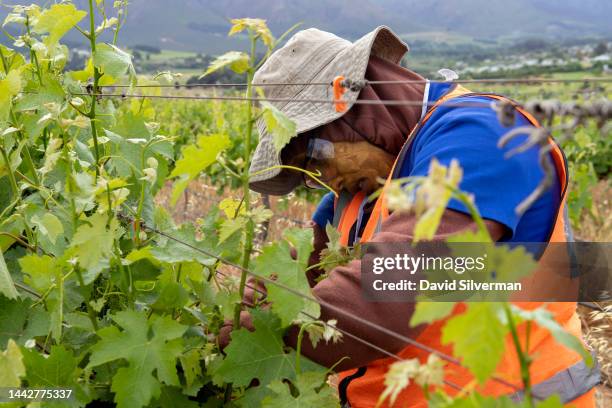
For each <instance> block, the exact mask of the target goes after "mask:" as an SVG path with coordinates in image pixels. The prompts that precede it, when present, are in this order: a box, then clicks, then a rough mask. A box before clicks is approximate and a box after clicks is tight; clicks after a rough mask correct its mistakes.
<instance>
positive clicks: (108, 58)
mask: <svg viewBox="0 0 612 408" xmlns="http://www.w3.org/2000/svg"><path fill="white" fill-rule="evenodd" d="M93 63H94V65H95V66H96V67H98V68H100V70H101V71H102V73H103V74H104V75H110V76H111V77H113V78H121V77H123V76H124V75H128V77H129V78H130V81H131V82H135V81H136V70H135V69H134V64H133V63H132V56H131V55H130V54H128V53H127V52H125V51H123V50H121V49H120V48H118V47H116V46H114V45H112V44H106V43H102V44H98V45H97V46H96V52H95V53H94V59H93Z"/></svg>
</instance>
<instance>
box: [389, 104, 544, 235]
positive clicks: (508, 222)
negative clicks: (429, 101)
mask: <svg viewBox="0 0 612 408" xmlns="http://www.w3.org/2000/svg"><path fill="white" fill-rule="evenodd" d="M476 100H478V101H479V102H480V101H482V102H484V103H490V99H488V98H485V97H483V98H475V97H470V98H458V99H456V101H457V103H461V102H462V101H463V102H470V103H472V102H474V101H476ZM526 125H529V122H528V121H527V120H526V119H525V118H524V117H523V116H522V115H520V114H517V116H516V123H515V125H514V126H526ZM509 130H511V128H505V127H503V126H502V125H501V124H500V123H499V121H498V119H497V116H496V114H495V112H494V111H493V110H492V109H488V108H481V107H461V108H455V109H452V108H448V107H440V108H438V109H437V110H436V112H434V114H433V115H432V117H431V118H430V119H429V121H428V122H427V123H426V124H425V126H424V127H423V128H422V129H421V130H420V131H419V132H418V135H417V137H416V139H415V140H414V141H413V144H412V146H411V149H410V152H409V153H408V154H407V155H406V157H405V159H404V162H403V164H402V168H401V170H400V177H406V176H425V175H427V174H428V171H429V165H430V162H431V160H432V159H433V158H436V159H437V160H438V161H439V162H440V163H441V164H444V165H445V166H448V165H449V164H450V162H451V160H452V159H457V160H458V161H459V164H460V166H461V167H462V169H463V179H462V181H461V184H460V186H459V187H460V189H461V190H462V191H466V192H468V193H471V194H473V195H474V196H475V200H476V205H477V207H478V209H479V211H480V213H481V215H482V216H483V217H484V218H487V219H490V220H494V221H497V222H499V223H501V224H503V225H505V226H506V227H507V228H508V229H509V230H510V231H511V232H512V235H514V233H515V232H516V229H517V225H518V223H519V217H518V216H517V214H516V213H515V208H516V206H517V205H518V204H519V203H520V202H521V201H522V200H523V199H525V198H526V197H527V196H528V195H529V194H530V193H531V192H532V191H533V190H534V189H535V188H536V186H537V185H538V184H539V183H540V181H541V179H542V177H543V176H544V173H543V171H542V169H541V168H540V165H539V159H538V154H539V151H538V148H537V147H533V148H531V149H529V150H527V151H526V152H524V153H519V154H516V155H514V156H512V157H510V158H505V157H504V154H505V153H506V152H508V151H509V150H511V149H512V148H514V147H516V146H517V145H519V144H522V143H523V142H524V141H525V139H526V138H527V135H525V134H523V135H520V136H519V137H517V138H515V139H513V140H512V141H511V142H510V143H509V144H508V145H507V146H506V147H504V148H503V149H500V148H498V147H497V142H498V140H499V139H500V138H501V137H502V136H503V135H504V134H506V132H508V131H509ZM448 208H451V209H453V210H456V211H461V212H464V213H468V210H467V208H465V206H464V205H463V204H461V203H460V202H459V201H457V200H455V199H453V200H451V201H450V203H449V205H448Z"/></svg>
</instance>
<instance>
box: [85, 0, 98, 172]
mask: <svg viewBox="0 0 612 408" xmlns="http://www.w3.org/2000/svg"><path fill="white" fill-rule="evenodd" d="M89 27H90V29H89V43H90V47H91V59H92V66H93V71H94V72H93V74H94V78H93V80H94V82H93V89H92V92H91V93H92V95H91V108H90V110H89V113H88V114H87V116H88V117H89V124H90V126H91V136H92V137H93V142H94V154H95V157H96V178H95V181H98V177H99V176H100V169H99V165H100V152H99V149H98V130H97V129H96V93H97V91H98V84H99V81H100V71H99V70H98V68H97V67H96V64H95V63H94V61H93V60H94V55H95V53H96V23H95V19H94V7H93V0H89Z"/></svg>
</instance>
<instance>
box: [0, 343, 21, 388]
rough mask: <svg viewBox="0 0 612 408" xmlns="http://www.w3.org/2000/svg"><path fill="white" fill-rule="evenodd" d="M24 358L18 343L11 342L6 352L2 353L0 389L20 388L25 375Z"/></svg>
mask: <svg viewBox="0 0 612 408" xmlns="http://www.w3.org/2000/svg"><path fill="white" fill-rule="evenodd" d="M22 360H23V356H22V354H21V350H20V349H19V346H17V343H15V342H14V341H13V340H12V339H11V340H9V342H8V344H7V347H6V350H4V351H3V352H2V353H0V387H19V386H20V385H21V377H23V376H24V375H25V366H24V365H23V361H22Z"/></svg>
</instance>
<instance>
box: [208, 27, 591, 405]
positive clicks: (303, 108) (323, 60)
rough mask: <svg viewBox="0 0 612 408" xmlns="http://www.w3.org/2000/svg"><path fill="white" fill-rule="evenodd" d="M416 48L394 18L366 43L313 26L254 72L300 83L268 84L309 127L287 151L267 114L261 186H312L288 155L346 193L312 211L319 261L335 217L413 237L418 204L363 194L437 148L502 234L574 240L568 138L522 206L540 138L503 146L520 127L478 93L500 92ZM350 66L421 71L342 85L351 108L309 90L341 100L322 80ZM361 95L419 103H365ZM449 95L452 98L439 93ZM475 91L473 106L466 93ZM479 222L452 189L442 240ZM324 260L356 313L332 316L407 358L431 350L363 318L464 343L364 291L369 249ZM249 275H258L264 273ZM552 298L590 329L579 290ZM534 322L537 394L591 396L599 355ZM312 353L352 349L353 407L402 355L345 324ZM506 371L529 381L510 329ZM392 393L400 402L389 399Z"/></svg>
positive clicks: (367, 236) (414, 167)
mask: <svg viewBox="0 0 612 408" xmlns="http://www.w3.org/2000/svg"><path fill="white" fill-rule="evenodd" d="M406 51H407V46H406V45H405V44H404V43H403V42H402V41H401V40H400V39H399V38H398V37H397V36H396V35H395V34H394V33H392V32H391V31H390V30H389V29H388V28H386V27H379V28H377V29H376V30H374V31H373V32H371V33H369V34H367V35H365V36H364V37H362V38H360V39H359V40H357V41H356V42H354V43H351V42H349V41H347V40H345V39H342V38H339V37H337V36H335V35H334V34H331V33H328V32H324V31H320V30H317V29H314V28H311V29H307V30H303V31H300V32H298V33H296V34H295V35H294V36H293V37H292V38H291V39H290V40H289V41H288V42H287V43H286V44H285V45H284V46H283V47H282V48H280V49H278V50H277V51H276V52H274V53H273V54H272V56H271V57H270V59H269V60H268V61H266V63H265V64H264V65H262V67H261V68H260V69H259V70H258V71H257V73H256V75H255V78H254V82H255V83H258V84H262V85H265V84H266V83H270V84H277V83H295V84H296V85H293V86H291V85H289V86H267V87H265V94H266V97H268V98H272V99H274V98H279V99H296V100H297V101H295V102H273V103H274V104H275V105H276V106H277V107H278V108H279V109H280V110H281V111H283V112H284V113H285V114H286V115H288V116H289V117H290V118H291V119H292V120H293V121H294V122H295V123H296V124H297V131H298V135H297V136H296V137H294V138H293V139H292V140H291V142H290V143H289V144H288V145H287V146H285V147H284V148H283V149H282V151H281V152H280V153H278V152H277V151H276V149H275V147H274V143H273V137H272V135H271V134H269V133H268V132H267V131H266V128H265V125H264V124H263V122H262V121H261V120H260V121H259V122H258V129H259V134H260V139H259V144H258V146H257V149H256V151H255V153H254V158H253V161H252V165H251V169H250V171H251V173H252V174H253V175H254V176H253V177H252V178H251V188H252V189H253V190H255V191H257V192H260V193H264V194H272V195H284V194H288V193H290V192H291V191H292V190H293V189H295V188H296V187H297V186H298V185H300V184H301V183H303V182H306V183H307V184H309V185H311V186H314V185H313V182H312V180H308V178H304V175H303V173H300V172H297V171H293V170H289V169H281V168H279V167H275V168H272V169H269V168H270V167H273V166H278V165H281V164H284V165H292V166H298V167H302V166H305V167H306V168H307V169H309V170H313V171H314V170H320V171H321V173H322V176H321V178H322V179H323V180H324V181H325V182H326V183H327V184H328V185H330V186H331V187H332V188H333V189H334V190H335V191H336V192H338V193H339V195H340V198H339V199H335V197H334V195H333V194H331V193H329V194H327V195H325V196H324V197H323V199H322V200H321V202H320V204H319V206H318V208H317V210H316V212H315V214H314V216H313V222H312V225H311V226H312V228H313V229H314V239H315V242H314V247H315V250H314V252H313V253H312V254H311V259H310V262H311V264H315V263H317V262H318V260H319V251H320V250H321V249H322V248H324V247H325V243H326V241H327V235H326V232H325V226H326V225H327V224H328V223H332V224H333V225H334V226H335V227H336V228H338V229H339V231H340V233H341V234H342V242H343V243H344V244H345V245H352V244H354V243H356V242H366V241H370V242H411V241H412V237H413V231H414V226H415V223H416V221H417V219H416V217H415V215H414V214H413V213H406V212H391V213H390V214H389V211H388V209H387V208H386V204H385V203H384V201H382V200H378V201H374V202H372V203H371V204H368V205H365V203H364V202H363V199H364V197H365V195H366V194H369V193H372V192H373V191H375V189H377V188H378V186H379V184H378V182H377V178H379V177H381V178H387V177H389V176H390V177H392V178H400V177H406V176H426V175H427V173H428V169H429V167H430V163H431V161H432V160H433V159H434V158H435V159H437V160H438V161H439V162H440V163H441V164H443V165H446V166H448V165H449V164H450V162H451V160H453V159H456V160H458V161H459V163H460V165H461V167H462V168H463V171H464V175H463V179H462V181H461V184H460V189H461V190H463V191H467V192H470V193H472V194H473V195H474V197H475V203H476V205H477V207H478V209H479V210H480V212H481V214H482V216H483V218H484V219H485V223H486V227H487V228H488V230H489V233H490V235H491V237H492V238H493V239H494V240H495V241H506V242H565V241H570V240H571V236H570V235H569V234H570V230H569V226H568V225H567V224H566V221H565V220H566V218H565V217H564V213H565V211H564V210H565V194H566V187H567V179H566V175H567V166H566V163H565V161H564V160H565V159H564V157H563V155H562V153H561V151H560V150H559V148H558V147H556V145H554V148H553V149H552V151H551V157H552V159H553V162H554V163H555V169H554V170H555V173H556V174H555V177H554V179H555V180H554V183H553V186H552V188H550V189H548V190H547V191H546V192H545V193H544V194H542V195H541V196H540V197H539V198H538V199H537V200H536V201H535V202H534V203H533V205H531V206H530V207H529V209H528V210H527V211H526V212H524V213H523V214H522V215H520V216H519V215H517V213H516V212H515V208H516V207H517V205H518V204H519V203H520V202H521V201H522V200H524V199H525V197H527V196H528V195H529V194H530V193H531V192H532V191H533V190H534V189H535V188H536V187H537V185H538V183H539V182H540V181H541V179H542V177H544V173H543V171H542V169H541V168H540V166H539V163H538V152H539V150H538V149H537V148H536V147H533V148H530V149H529V150H527V151H526V152H524V153H522V154H517V155H514V156H512V157H511V158H506V157H504V154H505V153H506V152H507V151H508V150H509V149H511V148H513V147H516V146H517V145H519V144H521V143H522V142H524V141H525V138H526V135H523V136H524V137H522V138H519V140H516V141H514V142H513V143H512V144H511V145H510V146H508V147H506V148H503V149H500V148H499V147H498V146H497V143H498V141H499V139H500V138H501V137H502V135H504V134H505V133H506V132H508V131H509V128H507V127H504V126H503V125H501V124H500V122H499V120H498V118H497V116H496V112H495V111H494V110H493V109H491V108H489V107H486V108H483V107H482V106H474V105H478V103H479V102H480V104H481V105H482V104H490V103H491V102H492V101H496V100H497V99H496V98H497V97H495V96H491V95H481V94H473V93H469V91H467V90H466V89H465V88H463V87H461V86H458V85H457V84H453V83H452V82H429V81H425V80H424V78H423V77H421V76H420V75H418V74H416V73H415V72H413V71H410V70H408V69H405V68H403V67H401V66H400V65H399V61H400V60H401V58H402V57H403V55H404V54H405V53H406ZM338 75H343V76H344V77H345V78H349V79H351V80H353V81H359V80H363V79H367V80H369V81H407V80H408V81H410V80H413V81H412V82H404V83H394V84H388V83H387V84H380V83H378V84H376V83H373V84H366V85H365V86H364V87H363V88H362V89H360V90H355V91H347V92H346V93H345V94H344V96H343V99H344V100H345V101H346V103H347V110H346V111H340V112H338V111H337V110H336V109H335V106H334V105H333V104H317V103H309V102H307V101H302V100H313V99H314V100H321V99H328V100H329V99H330V95H331V91H330V89H329V86H321V84H329V83H331V82H332V81H333V80H334V78H336V77H337V76H338ZM304 84H309V85H304ZM357 99H359V100H369V101H380V100H402V101H411V102H413V103H408V104H395V105H389V104H387V105H385V104H354V102H355V100H357ZM442 101H448V103H447V104H446V105H441V106H436V105H435V103H437V102H442ZM451 102H453V103H454V102H457V103H458V104H461V103H463V106H461V107H450V106H449V104H450V103H451ZM465 102H469V103H472V106H466V103H465ZM474 103H475V104H474ZM432 104H433V105H434V106H432ZM531 125H533V126H536V125H537V123H536V121H535V119H533V118H532V117H531V116H530V115H529V114H527V113H526V112H524V111H522V110H520V109H519V111H518V112H517V113H516V115H515V124H514V125H513V126H531ZM550 143H553V142H552V140H551V141H550ZM394 163H395V166H394ZM266 169H268V170H267V171H266ZM314 184H316V183H314ZM362 203H364V205H361V204H362ZM339 220H340V222H339ZM473 227H474V223H473V221H472V218H471V217H470V216H469V215H468V213H467V209H466V208H465V207H464V206H463V205H462V204H461V203H460V202H458V201H455V200H451V201H450V203H449V204H448V206H447V208H446V210H445V211H444V214H443V216H442V221H441V224H440V226H439V228H438V231H437V234H436V235H435V237H434V240H444V239H445V237H447V236H449V235H450V234H453V233H456V232H459V231H464V230H466V229H473ZM276 273H279V274H280V273H282V271H276ZM321 273H322V271H320V270H311V271H309V274H308V279H309V282H310V284H311V287H312V292H313V295H314V296H315V297H316V298H318V299H320V300H323V301H325V302H326V303H328V304H332V305H334V306H336V307H338V308H341V309H342V310H346V311H347V312H348V313H349V314H350V315H351V316H357V318H351V317H347V316H346V315H344V314H339V313H336V312H334V311H333V310H330V309H328V308H327V307H325V306H323V305H322V306H321V320H324V321H327V320H329V319H336V320H337V322H338V323H337V327H339V328H341V329H344V330H346V331H347V332H350V333H351V334H353V335H355V336H357V337H359V338H361V339H364V340H367V341H368V342H370V343H373V344H374V345H376V346H379V347H380V348H382V349H385V350H387V351H391V352H393V353H396V354H397V355H398V356H399V357H401V358H403V359H410V358H418V359H420V360H421V361H423V362H424V361H425V360H426V359H427V353H426V352H424V351H422V350H420V349H418V348H415V347H413V346H410V345H408V344H405V343H404V342H403V341H401V340H398V339H397V338H394V337H391V336H388V335H386V334H383V333H380V332H379V331H377V330H375V329H372V328H371V327H369V326H367V325H366V324H364V323H363V322H362V320H361V319H363V320H367V321H370V322H373V323H376V324H378V325H380V326H383V327H385V328H387V329H388V330H391V331H393V332H396V333H399V334H401V335H403V336H407V337H411V338H413V339H415V340H417V341H419V342H420V343H423V344H425V345H427V346H428V347H431V348H433V349H437V350H440V351H442V352H445V353H447V354H452V351H453V350H452V345H449V344H442V341H441V326H440V324H438V323H435V324H432V325H429V326H424V325H421V326H418V327H409V324H408V322H409V321H410V317H411V316H412V314H413V312H414V303H409V302H405V303H397V302H369V301H366V300H365V299H364V298H363V297H362V292H361V287H360V275H361V268H360V260H355V261H352V262H350V263H349V264H347V265H345V266H339V267H336V268H334V269H333V270H332V271H331V272H330V273H329V275H328V277H326V278H325V279H323V280H320V282H318V283H317V280H316V278H317V277H318V276H319V275H320V274H321ZM251 283H252V284H258V282H255V281H254V280H251ZM247 295H248V296H247V298H246V299H245V303H246V304H250V303H249V302H250V301H251V300H252V295H253V291H250V292H249V293H247ZM461 306H464V305H463V304H459V305H458V306H457V307H456V308H455V310H454V311H453V314H457V313H461V312H462V311H463V310H464V308H462V307H461ZM538 306H542V303H535V302H530V303H528V304H523V305H522V307H525V308H527V309H533V308H536V307H538ZM547 307H548V308H549V310H550V311H551V312H552V313H553V315H554V316H555V319H556V320H557V322H558V323H559V324H560V325H561V326H563V327H564V328H565V329H566V330H568V331H570V332H571V333H573V334H574V335H576V336H578V337H580V335H581V333H580V322H579V320H578V317H577V315H576V303H573V302H556V303H549V304H547ZM241 324H242V325H244V326H245V327H247V328H249V329H252V324H251V321H250V315H249V313H248V311H243V312H242V316H241ZM531 330H532V331H531V339H532V341H531V344H530V350H529V354H530V355H531V356H533V358H534V361H533V364H532V366H531V379H532V383H533V384H535V385H534V392H535V394H537V395H538V396H539V397H547V396H549V395H552V394H559V395H560V397H561V399H562V401H563V402H564V403H569V402H572V404H574V405H575V406H577V407H593V406H594V386H595V385H596V384H597V383H598V382H599V373H598V371H597V370H596V369H594V368H589V367H587V365H586V364H585V363H584V362H583V361H582V359H581V357H580V356H579V355H578V354H577V353H575V352H573V351H571V350H569V349H568V348H566V347H565V346H562V345H560V344H559V343H557V342H556V341H555V340H554V339H553V338H552V336H551V335H550V333H549V332H548V331H547V330H545V329H543V328H540V327H539V326H537V325H534V326H533V327H532V329H531ZM230 332H231V325H230V323H228V325H227V326H226V327H224V328H223V330H222V332H221V335H220V338H221V342H222V344H227V342H229V341H230ZM297 332H298V327H292V328H290V330H289V331H288V333H287V335H286V337H285V341H286V344H288V345H290V346H293V347H295V345H296V341H297ZM302 353H303V354H304V355H305V356H307V357H309V358H310V359H312V360H314V361H315V362H317V363H320V364H322V365H324V366H327V367H331V366H332V365H334V364H335V363H337V362H338V361H340V360H341V359H342V357H345V356H346V357H349V358H348V359H344V360H342V362H341V363H340V364H339V365H338V366H337V367H336V370H340V371H341V372H340V381H339V385H338V392H339V396H340V399H341V401H342V403H343V404H344V405H345V406H351V407H356V408H362V407H363V408H366V407H374V406H375V405H376V403H377V401H378V398H379V396H380V394H381V393H382V392H383V390H384V389H385V384H384V376H385V374H386V372H387V371H388V369H389V366H390V365H391V364H392V363H393V362H395V361H396V360H395V359H393V358H389V357H388V356H387V355H385V354H383V353H381V352H379V351H377V350H375V349H373V348H371V347H369V346H367V345H364V344H363V343H361V342H359V341H357V340H354V339H353V338H350V337H349V336H343V339H342V341H341V342H339V343H335V344H334V343H332V342H329V343H325V342H319V343H318V345H317V347H316V348H314V347H312V344H311V342H310V341H307V340H304V341H303V342H302ZM485 358H486V356H485ZM496 373H497V374H498V375H499V376H501V377H503V378H506V379H509V380H510V381H511V382H513V383H514V384H516V385H517V386H520V384H521V381H520V378H521V377H520V366H519V363H518V359H517V357H516V355H515V354H514V350H513V348H512V345H511V343H510V339H508V342H507V344H506V348H505V350H504V355H503V356H502V359H501V362H500V364H499V366H498V367H497V370H496ZM445 376H446V379H447V380H451V381H452V382H454V383H456V384H458V385H460V386H462V387H465V386H468V384H469V383H470V382H471V381H472V379H473V377H472V376H471V374H470V373H469V372H468V371H467V370H466V369H464V368H458V367H456V366H452V365H449V366H448V367H447V368H446V369H445ZM446 391H447V392H449V393H450V394H451V395H452V394H454V393H456V391H455V390H453V389H450V388H447V389H446ZM480 391H481V392H483V393H484V394H486V395H493V396H497V395H513V394H514V395H513V397H515V398H520V396H521V394H520V393H517V392H516V389H515V388H512V387H508V386H507V385H503V384H500V383H499V382H496V381H488V382H487V383H485V384H484V386H483V387H482V389H481V390H480ZM385 404H387V405H384V406H389V405H388V402H385ZM394 406H397V407H406V406H408V407H417V406H418V407H424V406H427V402H426V399H425V396H424V395H423V392H422V390H421V389H420V388H419V387H418V386H416V385H414V384H411V385H409V386H408V387H406V388H405V389H404V390H403V391H402V392H401V393H400V394H399V396H398V397H397V399H396V401H395V404H394Z"/></svg>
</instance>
